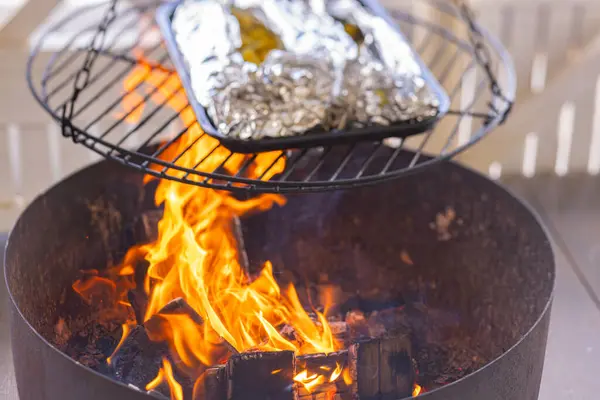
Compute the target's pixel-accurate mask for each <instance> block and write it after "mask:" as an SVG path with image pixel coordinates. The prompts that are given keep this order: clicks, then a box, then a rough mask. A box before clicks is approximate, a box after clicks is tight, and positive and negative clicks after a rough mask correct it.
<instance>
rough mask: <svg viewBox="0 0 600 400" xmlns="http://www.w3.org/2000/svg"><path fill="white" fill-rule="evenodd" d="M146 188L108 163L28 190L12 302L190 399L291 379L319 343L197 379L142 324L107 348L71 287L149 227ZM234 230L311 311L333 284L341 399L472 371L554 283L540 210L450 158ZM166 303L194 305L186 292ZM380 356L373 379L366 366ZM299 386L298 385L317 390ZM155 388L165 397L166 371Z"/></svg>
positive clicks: (252, 267) (67, 347)
mask: <svg viewBox="0 0 600 400" xmlns="http://www.w3.org/2000/svg"><path fill="white" fill-rule="evenodd" d="M406 156H407V157H409V156H410V155H409V154H407V155H406ZM401 157H402V156H401ZM324 171H325V172H324V173H326V168H324ZM155 189H156V183H155V182H154V183H150V184H147V185H143V184H142V176H141V175H140V174H137V173H136V172H134V171H130V170H129V169H125V168H123V167H120V166H118V165H115V164H113V163H107V162H102V163H100V164H97V165H95V166H93V167H90V168H88V169H86V170H84V171H82V172H80V173H77V174H75V175H74V176H72V177H71V178H69V179H67V180H66V181H64V182H62V183H61V184H59V185H58V186H57V187H55V188H53V189H52V190H50V192H49V193H47V194H46V195H44V196H43V198H41V199H39V200H37V201H36V202H34V203H33V204H32V206H31V207H30V208H29V209H28V210H27V211H26V213H25V214H24V216H23V217H22V218H21V219H20V220H19V222H18V223H17V225H16V227H15V229H14V231H13V233H12V235H11V238H10V241H11V242H13V244H14V245H13V246H9V248H8V254H7V266H8V267H7V281H8V284H9V288H10V291H11V294H12V297H13V299H14V301H15V302H16V305H17V306H18V308H19V310H20V312H21V313H22V315H23V316H24V317H25V319H26V320H27V321H28V322H29V323H30V324H31V326H32V327H33V328H34V329H35V330H36V331H37V332H38V333H39V334H40V335H41V336H42V337H43V338H44V339H45V340H47V341H48V342H49V343H51V344H52V345H53V346H55V347H56V348H58V349H60V350H61V351H63V352H65V353H66V354H67V355H69V356H70V357H71V358H73V359H75V360H76V361H78V362H80V363H81V364H83V365H84V366H86V367H89V368H92V369H94V370H96V371H99V372H101V373H102V374H105V375H106V376H108V377H110V378H111V379H115V380H119V381H120V382H122V383H125V384H130V385H134V386H136V387H138V388H140V389H142V390H145V389H146V388H148V384H149V382H150V381H151V380H152V379H153V378H154V377H155V376H156V375H157V372H158V371H159V369H160V370H162V371H163V373H166V371H167V370H168V369H169V368H172V369H173V370H174V371H173V375H174V376H175V378H176V380H177V381H178V382H179V384H180V385H181V387H182V393H183V397H184V398H185V399H191V398H193V396H195V397H197V398H201V397H200V396H203V397H204V396H206V398H207V399H221V398H233V399H237V398H244V397H240V396H241V395H240V393H247V391H248V390H255V389H256V388H254V386H257V385H258V386H262V387H265V386H268V387H269V388H270V389H269V390H276V389H274V388H281V391H282V392H283V391H286V390H287V391H288V392H289V383H292V382H293V380H292V379H293V378H294V374H296V373H297V372H298V371H299V370H300V369H301V368H306V369H307V370H310V365H311V362H312V363H313V364H314V363H315V361H314V357H313V358H311V356H308V355H304V356H296V357H295V356H294V354H293V353H291V354H287V353H285V352H281V353H280V354H274V355H273V353H264V352H260V353H246V354H241V355H236V354H235V352H232V353H228V355H227V357H228V360H225V361H226V365H225V364H224V366H222V367H220V366H214V365H213V366H211V367H213V368H210V369H208V370H205V371H203V374H204V375H203V376H204V378H205V379H204V381H203V383H202V384H199V383H198V379H197V376H186V372H185V371H182V370H180V369H179V368H178V364H177V362H176V361H174V362H173V365H169V366H166V365H164V361H163V360H164V359H168V357H169V356H168V354H169V348H168V346H165V345H164V344H161V343H157V342H156V341H153V340H150V339H149V337H148V332H146V330H147V329H149V328H148V327H147V325H146V327H141V328H140V327H139V326H138V327H133V328H132V331H131V332H129V334H128V335H127V336H128V337H129V342H128V343H123V344H122V347H121V348H120V350H119V351H116V352H115V348H116V347H117V345H118V343H119V339H120V338H121V337H122V335H123V328H122V327H121V325H120V324H119V323H116V322H115V323H98V314H97V308H95V307H92V306H91V305H90V304H89V302H86V301H85V299H84V298H82V296H80V295H78V294H77V293H76V292H75V291H74V290H73V288H72V285H73V283H74V282H77V281H78V280H79V282H84V283H85V279H88V278H89V276H90V275H91V276H96V275H99V276H103V274H105V273H104V272H103V270H104V269H108V268H111V267H115V266H118V265H120V264H121V263H122V261H123V257H124V256H125V254H126V252H127V250H128V249H130V248H131V247H132V246H133V245H135V244H140V243H144V242H147V241H149V240H151V239H152V237H153V236H155V235H156V231H155V225H156V222H157V220H158V219H159V218H160V213H161V211H160V210H157V208H156V206H155V205H154V190H155ZM201 190H209V189H201ZM238 233H239V235H240V237H241V238H243V247H244V249H245V251H246V254H247V259H248V268H249V271H248V273H249V275H250V276H251V277H256V276H257V274H259V273H260V269H261V267H262V266H263V265H264V263H265V262H266V261H270V262H271V263H272V265H273V271H274V273H273V275H274V277H275V278H276V280H277V281H278V283H279V285H280V286H281V287H284V286H286V284H288V283H293V284H295V285H296V287H297V289H298V294H299V298H300V300H301V301H302V303H303V306H304V307H305V308H306V309H307V312H309V313H310V312H313V310H315V309H316V310H322V306H323V305H324V304H323V303H324V302H323V301H321V299H323V297H324V295H325V294H327V295H329V296H331V298H332V299H333V306H332V307H330V309H329V310H328V317H329V320H330V322H331V325H332V326H334V327H338V328H339V329H338V328H336V329H338V330H337V331H336V332H335V334H336V335H339V336H340V337H341V338H342V339H340V340H343V341H344V348H343V349H341V350H340V352H338V353H334V354H330V355H327V356H325V355H323V356H319V357H321V358H319V359H318V362H317V363H316V364H315V365H316V368H321V367H322V366H323V365H325V364H327V363H329V364H327V365H329V366H330V368H331V370H334V369H336V368H337V367H340V365H345V366H348V368H349V370H352V371H349V372H348V377H346V378H348V379H342V378H340V380H339V381H337V383H336V384H335V385H334V388H333V389H332V387H331V385H329V386H328V385H325V386H326V388H325V389H323V390H324V391H326V392H328V393H331V391H332V390H333V392H334V393H337V396H338V397H331V398H335V399H344V398H350V397H347V396H350V395H356V394H358V395H360V396H361V398H363V399H369V400H370V399H375V398H377V399H387V398H389V399H398V398H400V397H410V396H411V395H414V394H417V393H418V392H419V391H422V392H423V393H424V392H433V391H435V390H436V389H438V388H440V387H443V386H445V385H447V384H449V383H451V382H454V381H456V380H459V379H461V378H463V377H464V376H467V375H469V374H471V373H474V372H476V371H478V370H479V369H481V368H482V367H484V366H485V365H486V364H488V363H490V362H492V361H493V360H495V359H496V358H498V357H500V356H501V355H502V354H503V353H505V352H506V351H507V350H509V349H510V348H511V347H513V346H514V345H515V344H516V343H517V342H518V341H519V340H521V338H522V337H523V336H524V335H525V334H526V333H527V332H528V331H529V330H530V329H531V328H532V327H533V326H534V324H535V323H536V321H537V320H538V318H539V317H540V315H541V314H542V313H543V312H544V310H545V308H546V307H547V304H548V302H549V299H550V296H551V292H552V286H553V278H554V275H553V274H554V272H553V264H552V263H553V260H552V253H551V251H550V248H549V243H548V241H547V240H546V238H545V235H544V232H543V231H542V229H540V227H539V225H538V224H537V222H536V221H535V218H534V217H533V216H532V215H531V214H530V212H529V211H528V210H527V209H526V208H525V207H523V206H522V205H521V204H520V203H519V202H517V201H515V200H514V198H512V196H510V195H509V194H508V193H506V192H504V191H503V190H501V189H500V188H498V187H496V186H495V185H493V184H491V183H490V182H489V181H487V180H485V179H484V178H482V177H480V176H478V175H476V174H473V173H471V172H469V171H466V170H464V169H462V168H460V167H457V166H455V165H453V164H450V163H448V164H444V165H443V167H441V168H438V169H433V170H430V171H427V172H425V173H422V174H420V175H419V176H418V177H409V178H406V179H403V180H400V181H392V182H388V183H385V184H381V185H376V186H373V187H365V188H361V189H355V190H350V191H338V192H327V193H315V194H310V195H293V196H288V197H287V204H286V205H285V206H283V207H278V206H275V207H273V208H272V209H270V210H268V211H266V212H262V213H255V214H254V215H252V216H249V217H246V218H243V219H242V220H241V229H239V232H238ZM91 270H97V271H98V272H90V271H91ZM82 271H84V272H82ZM86 277H87V278H86ZM129 300H130V302H131V304H133V305H134V308H135V303H136V299H135V298H133V297H130V298H129ZM171 307H172V309H171V312H175V313H186V312H187V311H185V309H186V307H187V305H186V304H175V305H171ZM173 309H175V311H172V310H173ZM136 312H137V313H138V314H139V313H140V312H139V310H137V311H136ZM166 312H169V311H168V310H167V311H166ZM203 317H205V316H195V318H200V319H202V318H203ZM140 318H141V317H140V316H139V315H138V316H137V319H140ZM115 321H116V320H115ZM282 330H283V328H282ZM150 336H151V335H150ZM390 354H392V355H393V357H392V356H389V355H390ZM111 355H112V357H113V359H112V362H111V363H109V362H107V358H108V357H109V356H111ZM388 356H389V357H388ZM386 357H388V358H386ZM373 358H376V359H377V360H379V361H375V364H376V365H377V368H376V374H377V375H378V376H379V378H378V380H377V382H378V383H377V385H378V386H377V387H371V386H370V385H371V383H370V381H369V380H368V379H366V378H365V376H366V375H365V372H364V371H366V370H367V369H368V368H372V367H373V361H372V360H373ZM171 360H172V361H173V359H172V358H171ZM369 360H370V361H369ZM390 360H391V361H390ZM292 365H294V366H293V368H294V369H295V370H294V371H292V370H289V371H288V370H287V368H288V367H290V366H292ZM361 365H362V366H363V367H361ZM365 365H366V367H364V366H365ZM361 368H363V370H361ZM364 368H367V369H364ZM262 369H264V371H262ZM265 371H266V372H265ZM274 371H276V372H275V373H274ZM357 371H358V372H357ZM369 371H371V370H369ZM371 372H372V371H371ZM340 373H341V370H340ZM188 375H189V374H188ZM388 375H389V376H388ZM386 376H387V377H386ZM257 382H258V383H257ZM220 385H221V386H223V387H220ZM385 385H388V386H390V385H391V386H392V387H384V386H385ZM200 386H202V387H200ZM225 386H226V387H225ZM253 388H254V389H253ZM305 389H306V387H304V388H302V386H301V385H296V389H295V390H297V391H298V393H299V394H300V396H301V398H303V397H302V396H304V397H305V398H316V397H312V396H314V392H312V393H309V392H310V391H308V392H307V391H306V390H305ZM152 391H153V393H154V395H155V396H158V397H160V396H164V397H165V398H169V397H171V398H174V397H173V388H172V387H171V388H170V387H169V386H168V385H166V384H161V385H158V384H157V385H155V386H154V387H152ZM223 391H225V392H223ZM406 391H408V392H406ZM220 393H227V394H226V395H224V396H225V397H219V396H221V394H220ZM236 393H237V394H236ZM270 393H271V392H270ZM270 395H271V394H270ZM270 395H269V396H270ZM265 398H266V397H265ZM272 398H277V399H279V398H282V399H283V398H288V397H278V395H274V397H272ZM289 398H291V397H289Z"/></svg>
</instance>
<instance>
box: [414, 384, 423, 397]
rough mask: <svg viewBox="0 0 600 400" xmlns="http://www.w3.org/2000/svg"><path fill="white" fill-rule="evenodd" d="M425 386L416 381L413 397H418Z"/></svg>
mask: <svg viewBox="0 0 600 400" xmlns="http://www.w3.org/2000/svg"><path fill="white" fill-rule="evenodd" d="M422 391H423V388H422V387H421V386H419V385H417V384H416V383H415V387H414V388H413V392H412V397H417V396H418V395H420V394H421V392H422Z"/></svg>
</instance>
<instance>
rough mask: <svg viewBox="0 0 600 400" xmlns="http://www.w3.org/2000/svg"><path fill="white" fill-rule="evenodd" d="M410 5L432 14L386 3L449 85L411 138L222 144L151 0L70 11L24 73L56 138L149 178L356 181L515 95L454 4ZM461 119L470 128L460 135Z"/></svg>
mask: <svg viewBox="0 0 600 400" xmlns="http://www.w3.org/2000/svg"><path fill="white" fill-rule="evenodd" d="M413 3H414V2H413ZM416 3H422V4H421V5H422V6H423V7H426V8H427V9H428V10H429V12H428V13H429V15H433V14H435V15H436V18H437V21H431V20H430V19H426V18H422V17H420V16H418V15H415V14H412V13H411V12H410V11H402V10H392V11H391V13H392V15H393V16H394V18H395V19H397V20H398V23H399V24H400V27H401V28H402V29H403V30H404V31H405V33H406V35H407V36H408V37H409V38H412V40H413V42H414V45H415V48H416V49H417V51H418V52H419V53H420V54H421V57H422V58H423V60H424V61H425V63H426V64H427V65H428V66H429V68H430V69H431V70H432V71H433V72H434V74H435V75H436V78H437V79H438V80H439V82H440V83H441V84H443V85H444V86H445V87H446V90H447V91H448V93H449V95H450V97H451V100H452V107H451V109H450V112H449V113H448V114H447V115H446V116H445V117H444V118H443V119H442V121H440V123H438V124H437V125H436V127H434V128H433V129H431V130H429V131H427V132H426V133H424V134H421V135H418V136H414V137H411V138H409V139H398V138H396V139H386V140H382V141H375V142H362V143H354V144H352V143H350V144H344V145H336V146H330V147H315V148H306V149H302V150H293V149H290V150H286V151H277V152H271V153H268V154H265V153H260V154H236V153H233V152H231V151H229V150H227V149H226V148H224V147H223V146H222V145H220V143H219V142H218V141H216V140H214V139H212V138H210V137H208V135H206V134H204V133H202V132H201V131H200V130H199V129H198V128H197V124H195V121H190V118H189V115H188V112H189V111H190V110H189V105H188V104H187V101H186V100H185V93H184V91H183V89H182V87H181V84H180V82H179V80H178V77H177V74H176V73H175V72H174V68H173V66H172V64H171V62H170V60H169V57H168V55H167V52H166V50H165V48H164V46H163V44H162V42H161V37H160V33H159V32H158V30H157V27H156V25H155V22H154V12H155V9H156V7H157V5H158V4H160V3H157V2H136V3H135V5H133V6H124V5H122V4H120V3H118V2H117V1H116V0H113V1H112V2H111V3H109V4H102V5H97V6H92V7H88V8H82V9H79V10H78V11H76V12H75V13H73V14H72V15H69V16H68V17H67V18H65V19H64V20H62V21H60V22H59V23H57V24H55V25H54V26H52V27H51V28H49V29H48V30H47V31H46V33H45V34H43V35H41V39H40V41H39V42H38V43H37V44H36V46H35V47H34V49H33V51H32V54H31V56H30V59H29V62H28V66H27V79H28V83H29V85H30V88H31V90H32V92H33V95H34V96H35V98H36V99H37V100H38V101H39V103H40V104H41V105H42V107H43V108H44V109H45V110H46V111H47V112H48V113H50V115H51V116H52V117H53V118H54V119H55V120H56V121H57V122H59V123H60V124H61V127H62V133H63V135H64V136H65V137H68V138H71V139H72V140H73V141H74V142H75V143H79V144H81V145H84V146H86V147H88V148H89V149H91V150H93V151H95V152H97V153H98V154H100V155H102V156H104V157H106V158H108V159H111V160H115V161H118V162H120V163H123V164H125V165H128V166H131V167H133V168H136V169H139V170H140V171H142V172H145V173H146V174H149V175H152V176H155V177H159V178H164V179H172V180H177V181H180V182H184V183H188V184H193V185H199V186H205V187H211V188H216V189H227V190H238V191H257V192H281V193H290V192H306V191H323V190H332V189H342V188H351V187H357V186H361V185H366V184H372V183H377V182H381V181H385V180H388V179H394V178H399V177H402V176H404V175H406V174H408V173H413V172H416V171H419V170H421V169H422V168H424V167H427V166H431V165H435V164H437V163H439V162H441V161H444V160H447V159H449V158H451V157H453V156H454V155H456V154H458V153H460V152H462V151H464V150H465V149H467V148H469V147H470V146H472V145H473V144H474V143H476V142H477V141H478V140H480V139H481V138H482V137H484V136H485V135H486V134H487V133H489V132H490V131H492V130H493V129H494V128H495V127H496V126H498V125H499V124H501V123H502V122H503V121H504V120H505V119H506V117H507V116H508V114H509V113H510V110H511V107H512V104H513V99H514V94H515V87H516V82H515V78H514V69H513V65H512V61H511V59H510V57H509V56H508V54H507V53H506V51H505V49H504V48H503V47H502V45H501V44H500V43H499V42H498V41H497V40H496V39H495V38H494V37H492V36H491V35H489V34H488V33H487V31H486V30H485V29H484V28H482V27H480V26H479V25H478V24H477V23H476V22H475V20H474V18H473V15H472V13H471V11H470V9H469V8H468V7H467V6H465V5H455V4H454V3H452V2H437V1H428V0H421V1H419V2H416ZM425 14H427V12H426V13H425ZM98 16H100V17H101V18H100V20H98ZM73 26H76V27H78V29H77V30H76V31H74V32H73V34H72V37H71V39H70V40H68V41H67V43H66V44H65V45H64V46H61V48H59V49H58V50H56V51H53V52H51V53H48V52H43V51H42V49H43V48H45V46H46V45H47V41H48V40H49V39H48V38H51V37H52V36H51V34H52V33H53V32H64V31H68V30H73ZM82 27H83V28H82ZM467 79H470V80H471V81H473V79H475V81H474V83H475V84H474V85H473V90H472V93H471V94H470V95H465V93H464V87H465V80H467ZM466 125H468V127H469V131H470V135H469V136H468V137H467V138H466V139H465V138H464V137H463V138H462V139H461V140H457V139H458V136H460V135H459V131H460V129H461V127H462V128H464V127H465V126H466ZM192 153H193V157H190V154H192ZM182 160H186V162H182ZM190 160H193V162H190ZM258 161H260V163H258V164H259V167H258V168H257V162H258ZM250 172H251V173H250Z"/></svg>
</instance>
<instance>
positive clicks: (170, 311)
mask: <svg viewBox="0 0 600 400" xmlns="http://www.w3.org/2000/svg"><path fill="white" fill-rule="evenodd" d="M177 314H185V315H187V316H189V317H190V319H191V320H192V321H194V322H195V323H196V324H198V325H202V324H203V323H204V319H202V317H201V316H200V315H199V314H198V313H197V312H196V310H194V309H193V308H192V306H190V305H189V304H188V303H187V302H186V301H185V300H184V299H183V298H182V297H178V298H176V299H173V300H171V301H170V302H168V303H167V304H165V306H164V307H163V308H161V309H160V311H159V312H158V313H157V315H177ZM150 319H152V318H150Z"/></svg>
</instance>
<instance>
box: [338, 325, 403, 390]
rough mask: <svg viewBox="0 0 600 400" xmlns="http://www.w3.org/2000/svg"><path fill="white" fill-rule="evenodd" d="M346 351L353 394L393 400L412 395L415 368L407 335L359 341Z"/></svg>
mask: <svg viewBox="0 0 600 400" xmlns="http://www.w3.org/2000/svg"><path fill="white" fill-rule="evenodd" d="M349 353H350V355H349V358H350V360H349V361H350V372H351V375H352V382H353V383H352V386H353V387H352V392H353V394H354V395H355V396H356V397H358V398H360V399H361V400H375V399H377V400H388V399H389V400H395V399H398V398H404V397H409V396H410V395H411V394H412V389H413V384H414V370H413V362H412V358H411V344H410V340H409V339H408V337H406V336H402V337H394V338H379V339H372V340H368V341H362V342H360V343H356V344H354V345H352V346H351V347H350V349H349Z"/></svg>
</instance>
